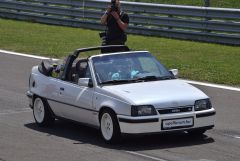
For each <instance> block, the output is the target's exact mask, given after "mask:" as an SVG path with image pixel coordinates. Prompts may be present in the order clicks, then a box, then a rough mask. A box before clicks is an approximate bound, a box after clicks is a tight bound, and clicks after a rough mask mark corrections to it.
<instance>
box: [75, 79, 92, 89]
mask: <svg viewBox="0 0 240 161" xmlns="http://www.w3.org/2000/svg"><path fill="white" fill-rule="evenodd" d="M78 85H79V86H84V87H89V88H92V87H93V83H92V79H90V78H79V79H78Z"/></svg>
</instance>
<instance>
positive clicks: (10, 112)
mask: <svg viewBox="0 0 240 161" xmlns="http://www.w3.org/2000/svg"><path fill="white" fill-rule="evenodd" d="M31 111H32V110H31V109H30V108H22V109H20V110H1V111H0V116H1V115H9V114H19V113H25V112H31Z"/></svg>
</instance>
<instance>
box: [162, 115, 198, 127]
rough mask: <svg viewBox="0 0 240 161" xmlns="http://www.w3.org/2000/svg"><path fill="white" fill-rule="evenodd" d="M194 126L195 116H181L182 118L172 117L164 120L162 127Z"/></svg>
mask: <svg viewBox="0 0 240 161" xmlns="http://www.w3.org/2000/svg"><path fill="white" fill-rule="evenodd" d="M191 126H193V118H192V117H189V118H180V119H171V120H162V129H163V130H168V129H178V128H186V127H191Z"/></svg>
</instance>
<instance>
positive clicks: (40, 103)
mask: <svg viewBox="0 0 240 161" xmlns="http://www.w3.org/2000/svg"><path fill="white" fill-rule="evenodd" d="M33 116H34V119H35V122H36V124H37V125H38V126H39V127H49V126H51V125H53V123H54V121H55V118H54V117H53V115H52V113H51V110H50V107H49V105H48V103H47V101H46V100H44V99H42V98H40V97H36V98H35V99H34V103H33Z"/></svg>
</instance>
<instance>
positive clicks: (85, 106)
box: [56, 61, 97, 125]
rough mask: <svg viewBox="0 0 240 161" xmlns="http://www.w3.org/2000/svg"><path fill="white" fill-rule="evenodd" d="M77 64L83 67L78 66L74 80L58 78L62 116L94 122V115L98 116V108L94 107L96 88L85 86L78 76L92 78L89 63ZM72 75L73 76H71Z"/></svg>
mask: <svg viewBox="0 0 240 161" xmlns="http://www.w3.org/2000/svg"><path fill="white" fill-rule="evenodd" d="M76 65H80V66H81V67H82V68H81V70H80V69H79V68H76V69H77V70H76V73H73V74H74V75H75V76H74V77H75V79H74V80H66V81H63V80H58V82H57V84H58V98H57V101H58V104H59V107H56V108H60V109H61V116H62V117H64V118H66V119H70V120H74V121H78V122H82V123H86V124H91V125H93V124H94V119H93V116H96V114H97V113H96V110H95V109H94V108H93V103H92V99H93V94H94V88H89V87H83V86H79V85H78V84H77V81H78V78H87V77H89V78H91V74H90V70H89V66H88V63H87V62H86V61H85V62H81V63H77V64H76ZM70 77H71V76H70Z"/></svg>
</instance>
